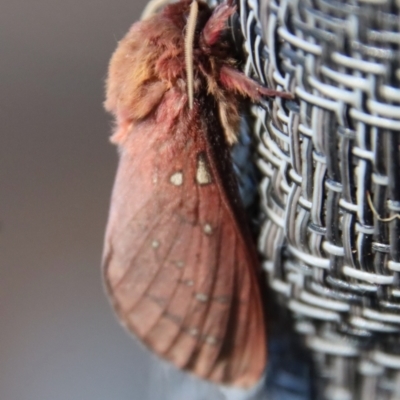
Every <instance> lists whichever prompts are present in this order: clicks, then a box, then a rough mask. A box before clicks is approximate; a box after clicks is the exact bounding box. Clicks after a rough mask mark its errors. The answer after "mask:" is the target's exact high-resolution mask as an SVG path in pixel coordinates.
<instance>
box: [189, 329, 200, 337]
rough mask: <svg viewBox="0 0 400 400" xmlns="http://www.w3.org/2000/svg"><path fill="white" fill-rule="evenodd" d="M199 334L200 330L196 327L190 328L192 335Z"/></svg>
mask: <svg viewBox="0 0 400 400" xmlns="http://www.w3.org/2000/svg"><path fill="white" fill-rule="evenodd" d="M198 334H199V330H198V329H196V328H190V329H189V335H191V336H197V335H198Z"/></svg>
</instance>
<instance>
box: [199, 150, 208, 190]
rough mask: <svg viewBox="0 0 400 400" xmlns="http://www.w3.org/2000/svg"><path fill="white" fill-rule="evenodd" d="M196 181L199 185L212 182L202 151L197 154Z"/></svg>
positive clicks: (205, 157)
mask: <svg viewBox="0 0 400 400" xmlns="http://www.w3.org/2000/svg"><path fill="white" fill-rule="evenodd" d="M196 181H197V183H198V184H199V185H208V184H210V183H211V182H212V177H211V173H210V166H209V164H208V160H207V156H206V154H205V153H204V152H202V153H199V154H198V156H197V168H196Z"/></svg>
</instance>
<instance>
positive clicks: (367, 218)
mask: <svg viewBox="0 0 400 400" xmlns="http://www.w3.org/2000/svg"><path fill="white" fill-rule="evenodd" d="M239 5H240V24H241V28H242V32H243V35H244V37H245V47H246V49H247V52H248V59H247V63H246V73H248V74H249V75H255V76H256V77H258V79H259V80H260V81H262V82H263V83H265V84H266V85H268V86H270V87H281V88H282V90H286V91H291V92H292V93H295V94H296V100H295V101H282V100H281V99H275V100H274V101H269V102H266V104H265V105H264V106H265V107H254V109H253V110H254V114H255V116H256V117H257V122H256V125H255V134H256V137H257V141H258V151H257V156H258V162H257V163H258V166H259V169H260V171H261V172H262V174H263V179H262V181H261V183H260V192H261V197H262V211H263V213H264V214H265V217H264V222H263V227H262V232H261V234H260V238H259V248H260V250H261V251H262V253H263V254H264V256H265V259H266V261H265V263H264V267H265V270H266V271H267V274H268V282H269V285H270V287H271V288H272V290H273V291H274V293H275V296H276V297H277V298H278V299H279V301H280V303H281V304H284V305H285V306H286V307H287V308H288V309H289V310H291V312H292V314H293V316H294V329H295V330H296V331H297V332H298V333H300V334H301V335H302V337H303V338H304V342H305V343H306V345H307V346H308V348H309V349H310V350H311V351H312V354H313V357H314V359H315V362H316V365H317V371H318V374H319V381H320V382H319V383H320V394H319V395H318V398H321V399H322V398H326V399H335V400H339V399H367V400H368V399H398V398H400V343H399V342H400V335H399V329H400V284H399V274H398V273H399V271H400V179H399V178H400V177H399V175H400V168H399V167H400V165H399V164H400V155H399V154H400V151H399V145H400V89H399V87H400V55H399V46H400V29H399V28H400V14H399V7H400V2H399V1H398V0H397V1H395V0H392V1H390V0H364V1H342V2H339V1H328V0H325V1H323V0H315V1H306V0H286V1H282V2H280V3H278V2H276V1H274V0H270V1H268V0H267V1H265V2H264V1H263V2H260V3H257V1H255V0H253V1H251V0H248V1H246V0H240V4H239Z"/></svg>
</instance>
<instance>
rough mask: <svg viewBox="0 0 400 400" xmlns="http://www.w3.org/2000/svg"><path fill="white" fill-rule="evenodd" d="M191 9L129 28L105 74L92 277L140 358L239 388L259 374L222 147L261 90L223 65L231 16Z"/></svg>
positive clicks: (251, 299)
mask: <svg viewBox="0 0 400 400" xmlns="http://www.w3.org/2000/svg"><path fill="white" fill-rule="evenodd" d="M193 4H194V3H192V1H189V0H182V1H179V2H177V3H174V4H171V5H168V6H166V7H165V8H164V9H163V10H162V11H161V12H160V13H157V14H156V15H154V16H151V17H149V18H147V19H145V20H143V21H140V22H137V23H136V24H134V25H133V27H132V28H131V30H130V31H129V32H128V34H127V35H126V36H125V37H124V38H123V39H122V40H121V41H120V43H119V45H118V48H117V50H116V51H115V53H114V55H113V57H112V59H111V62H110V67H109V76H108V80H107V100H106V108H107V109H108V110H109V111H110V112H112V113H113V114H114V116H115V118H116V121H117V124H116V131H115V133H114V135H113V142H114V143H116V144H117V145H118V146H119V148H120V162H119V166H118V171H117V176H116V181H115V184H114V190H113V195H112V199H111V207H110V214H109V220H108V225H107V230H106V235H105V249H104V257H103V264H104V278H105V282H106V287H107V291H108V294H109V296H110V298H111V301H112V304H113V305H114V308H115V309H116V312H117V314H118V316H119V318H120V319H121V321H122V322H123V323H124V325H125V326H126V327H127V328H128V329H129V331H130V332H132V333H133V334H134V335H135V336H136V337H138V338H139V339H140V340H141V341H142V342H143V343H144V344H145V345H146V346H147V347H148V348H149V349H151V350H152V351H154V352H155V353H156V354H158V355H159V356H161V357H163V358H164V359H166V360H169V361H170V362H172V363H174V364H175V365H176V366H178V367H179V368H183V369H185V370H187V371H189V372H192V373H195V374H197V375H198V376H200V377H202V378H205V379H210V380H212V381H214V382H217V383H223V384H229V385H236V386H240V387H248V386H251V385H253V384H254V383H256V382H257V380H258V379H259V378H260V377H261V375H262V373H263V371H264V369H265V364H266V341H265V340H266V338H265V322H264V317H263V311H262V304H261V296H260V291H259V287H258V281H257V267H258V259H257V254H256V252H255V247H254V245H253V244H252V242H251V238H250V235H248V229H247V227H246V225H245V216H244V213H243V209H242V207H241V206H240V199H239V195H238V190H237V187H236V186H235V178H234V174H233V170H232V164H231V161H230V153H229V143H232V142H234V141H235V133H234V132H236V131H237V128H238V126H237V125H238V115H239V109H238V107H239V105H240V104H241V102H242V100H243V99H244V98H246V97H247V98H250V99H253V100H257V99H259V97H260V96H261V95H262V93H263V88H262V87H261V86H260V85H258V84H257V83H256V82H254V81H252V80H250V79H249V78H247V77H245V76H244V75H243V74H242V73H241V72H239V71H238V70H237V69H236V67H235V65H237V62H236V60H235V59H234V58H233V56H232V54H231V53H230V49H231V48H232V47H230V45H229V38H228V37H227V35H226V31H225V26H226V21H227V19H228V18H229V16H230V15H232V13H233V12H234V11H235V8H234V7H232V6H231V5H230V4H228V3H225V4H222V5H220V6H217V7H216V8H215V9H214V10H211V9H210V8H209V7H208V6H207V5H206V4H205V3H203V2H200V1H199V2H196V3H195V5H194V6H193ZM190 10H192V11H191V12H190ZM188 18H189V21H190V22H189V25H190V24H191V25H190V26H187V25H186V24H187V20H188ZM273 94H274V95H282V96H287V94H285V93H282V92H276V91H274V92H273Z"/></svg>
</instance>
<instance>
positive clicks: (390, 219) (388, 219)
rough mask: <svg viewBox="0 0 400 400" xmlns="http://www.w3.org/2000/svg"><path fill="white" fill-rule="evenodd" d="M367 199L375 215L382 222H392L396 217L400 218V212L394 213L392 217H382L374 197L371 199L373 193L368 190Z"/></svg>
mask: <svg viewBox="0 0 400 400" xmlns="http://www.w3.org/2000/svg"><path fill="white" fill-rule="evenodd" d="M367 201H368V204H369V206H370V207H371V210H372V213H373V214H374V215H375V217H376V218H377V219H378V221H381V222H392V221H394V220H395V219H400V214H395V215H392V216H391V217H388V218H382V217H381V216H380V215H379V214H378V211H376V209H375V207H374V204H373V203H372V199H371V195H370V194H369V192H367Z"/></svg>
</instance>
